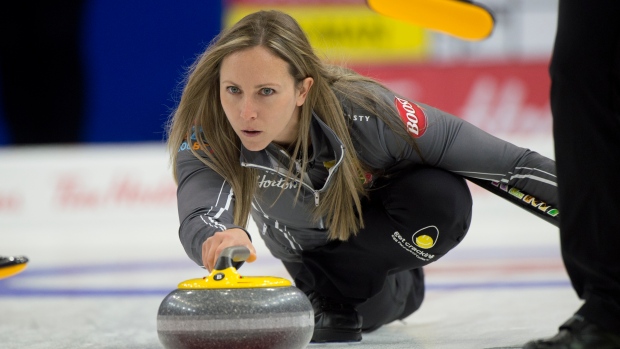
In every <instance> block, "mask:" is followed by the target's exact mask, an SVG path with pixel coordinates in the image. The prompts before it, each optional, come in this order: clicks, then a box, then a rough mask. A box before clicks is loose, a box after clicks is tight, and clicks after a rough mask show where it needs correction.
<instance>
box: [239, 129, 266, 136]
mask: <svg viewBox="0 0 620 349" xmlns="http://www.w3.org/2000/svg"><path fill="white" fill-rule="evenodd" d="M241 132H242V133H243V135H244V136H247V137H256V136H258V135H259V134H261V133H262V131H256V130H242V131H241Z"/></svg>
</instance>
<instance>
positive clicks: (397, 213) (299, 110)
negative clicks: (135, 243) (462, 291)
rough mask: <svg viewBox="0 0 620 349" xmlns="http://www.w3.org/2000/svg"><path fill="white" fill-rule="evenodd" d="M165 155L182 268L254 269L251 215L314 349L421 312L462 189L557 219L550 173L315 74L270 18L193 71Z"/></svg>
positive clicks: (436, 114)
mask: <svg viewBox="0 0 620 349" xmlns="http://www.w3.org/2000/svg"><path fill="white" fill-rule="evenodd" d="M168 146H169V150H170V152H171V160H172V163H173V167H174V175H175V179H176V180H177V183H178V189H177V199H178V211H179V219H180V228H179V237H180V240H181V243H182V245H183V247H184V248H185V251H186V252H187V254H188V256H189V257H190V258H191V259H192V260H194V261H195V262H196V263H197V264H198V265H200V266H204V267H205V268H206V269H208V270H212V269H213V267H214V265H215V262H216V260H217V258H218V256H219V254H220V252H221V251H222V250H223V249H224V248H226V247H229V246H238V245H241V246H246V247H248V248H249V249H250V251H251V256H250V258H249V259H248V261H249V262H251V261H254V260H255V259H256V257H257V256H256V251H255V249H254V247H253V246H252V239H251V236H250V235H249V233H248V232H247V230H246V226H247V223H248V219H249V215H251V216H252V218H253V220H254V222H255V223H256V225H257V228H258V231H259V232H260V236H261V238H263V239H264V242H265V244H266V246H267V247H268V249H269V250H270V252H271V254H272V255H273V256H275V257H276V258H278V259H280V260H281V261H282V263H283V264H284V266H285V267H286V269H287V270H288V272H289V273H290V275H291V277H292V278H293V279H294V281H295V285H296V286H297V287H298V288H300V289H301V290H302V291H304V292H305V293H306V294H307V295H308V297H309V299H310V301H311V303H312V305H313V308H314V311H315V328H314V334H313V337H312V341H313V342H350V341H359V340H361V339H362V331H366V332H368V331H372V330H375V329H378V328H379V327H381V326H383V325H384V324H387V323H390V322H392V321H395V320H398V319H403V318H405V317H407V316H409V315H411V314H412V313H413V312H414V311H415V310H417V309H418V308H419V307H420V305H421V303H422V300H423V298H424V273H423V267H424V266H426V265H428V264H429V263H432V262H434V261H436V260H438V259H440V258H441V257H442V256H444V255H445V254H446V253H447V252H448V251H449V250H451V249H452V248H454V247H455V246H456V245H458V244H459V242H460V241H462V239H463V238H464V237H465V235H466V233H467V231H468V229H469V225H470V222H471V218H472V217H471V214H472V198H471V194H470V192H469V189H468V187H467V184H466V182H465V180H464V178H463V177H474V178H479V179H484V180H487V181H497V182H500V183H501V184H502V185H507V186H511V187H514V188H517V189H518V190H521V191H523V192H527V193H528V194H531V195H534V196H536V197H537V198H538V199H539V200H542V201H544V202H546V203H547V204H548V205H550V206H555V205H556V204H557V188H556V181H555V163H554V161H552V160H550V159H548V158H546V157H544V156H542V155H540V154H538V153H536V152H534V151H531V150H529V149H525V148H521V147H518V146H516V145H513V144H511V143H508V142H506V141H503V140H501V139H498V138H496V137H494V136H492V135H490V134H488V133H486V132H484V131H482V130H480V129H478V128H476V127H475V126H473V125H471V124H469V123H467V122H466V121H464V120H462V119H460V118H457V117H455V116H452V115H449V114H448V113H445V112H443V111H441V110H439V109H436V108H434V107H432V106H429V105H425V104H422V103H418V102H415V101H411V100H408V99H407V98H406V97H404V96H400V95H398V94H396V93H394V92H393V91H390V90H389V89H387V88H386V87H385V86H383V85H381V84H380V83H379V82H377V81H374V80H372V79H370V78H367V77H364V76H361V75H359V74H357V73H355V72H354V71H351V70H348V69H346V68H343V67H339V66H334V65H329V64H327V63H324V62H322V61H321V60H320V59H319V58H318V57H317V56H316V55H315V53H314V52H313V49H312V47H311V46H310V44H309V42H308V40H307V37H306V36H305V34H304V33H303V31H302V30H301V28H300V27H299V25H298V23H297V22H296V21H295V20H294V19H293V18H292V17H290V16H289V15H287V14H285V13H282V12H278V11H259V12H256V13H253V14H250V15H248V16H246V17H244V18H243V19H241V20H240V21H239V22H237V23H236V24H235V25H233V26H232V27H231V28H229V29H226V30H224V31H222V32H221V33H220V35H219V36H218V37H217V38H216V39H215V40H214V41H213V42H212V44H211V45H210V46H209V47H208V48H207V49H206V51H205V52H204V53H203V54H202V55H201V57H199V58H198V60H197V61H196V62H195V63H194V65H193V66H192V68H191V69H190V71H189V74H188V76H187V80H186V83H185V87H184V90H183V93H182V96H181V100H180V102H179V104H178V106H177V109H176V111H175V113H174V115H173V117H172V120H171V124H170V128H169V137H168ZM237 267H240V265H237Z"/></svg>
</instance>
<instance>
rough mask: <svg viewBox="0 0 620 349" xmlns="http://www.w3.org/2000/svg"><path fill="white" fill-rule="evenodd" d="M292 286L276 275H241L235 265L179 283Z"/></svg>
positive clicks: (187, 286)
mask: <svg viewBox="0 0 620 349" xmlns="http://www.w3.org/2000/svg"><path fill="white" fill-rule="evenodd" d="M286 286H291V282H290V281H289V280H287V279H284V278H280V277H275V276H241V275H239V273H238V272H237V269H235V268H234V267H230V268H226V269H223V270H213V271H212V272H211V274H210V275H209V276H206V277H203V278H199V279H190V280H186V281H183V282H181V283H180V284H179V286H178V288H179V289H221V288H265V287H286Z"/></svg>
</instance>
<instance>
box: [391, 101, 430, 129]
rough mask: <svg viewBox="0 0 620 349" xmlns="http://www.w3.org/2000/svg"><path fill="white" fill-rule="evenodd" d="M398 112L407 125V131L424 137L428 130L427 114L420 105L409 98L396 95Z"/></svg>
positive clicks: (395, 102)
mask: <svg viewBox="0 0 620 349" xmlns="http://www.w3.org/2000/svg"><path fill="white" fill-rule="evenodd" d="M394 104H395V105H396V109H398V114H399V115H400V118H401V119H402V120H403V122H404V123H405V125H406V126H407V132H409V134H411V136H413V137H415V138H419V137H422V135H424V132H426V115H424V112H423V111H422V109H421V108H420V107H418V106H417V105H415V104H414V103H411V102H409V101H408V100H405V99H402V98H398V97H394Z"/></svg>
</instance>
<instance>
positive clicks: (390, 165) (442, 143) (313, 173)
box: [176, 86, 558, 266]
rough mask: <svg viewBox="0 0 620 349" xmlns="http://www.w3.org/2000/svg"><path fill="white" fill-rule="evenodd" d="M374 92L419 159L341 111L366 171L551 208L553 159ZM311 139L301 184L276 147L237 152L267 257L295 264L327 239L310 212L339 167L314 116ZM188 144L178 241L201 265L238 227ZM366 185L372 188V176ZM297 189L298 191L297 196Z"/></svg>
mask: <svg viewBox="0 0 620 349" xmlns="http://www.w3.org/2000/svg"><path fill="white" fill-rule="evenodd" d="M369 88H371V87H370V86H369ZM378 93H380V94H381V95H382V96H383V97H384V98H385V99H386V100H387V101H388V102H389V103H390V104H392V105H394V108H396V110H397V111H398V112H399V115H400V116H401V119H402V122H403V123H405V125H406V128H407V130H408V132H409V134H411V136H412V137H414V139H415V142H416V144H417V146H418V149H419V151H420V154H421V155H422V157H423V159H424V160H422V159H421V158H420V155H419V154H418V152H417V151H416V150H415V149H414V148H413V147H412V146H411V145H410V144H409V143H408V142H406V141H405V140H403V139H402V138H401V137H400V136H398V135H396V134H395V133H394V132H393V131H392V130H391V129H390V128H389V127H388V126H387V125H386V124H385V123H384V122H383V121H382V120H381V119H380V118H378V117H376V116H375V115H369V113H368V112H366V111H364V110H362V109H361V108H357V107H355V106H354V107H347V106H343V109H344V113H345V115H347V116H348V117H349V119H350V127H349V129H350V133H351V136H352V139H353V143H354V147H355V150H356V152H357V154H358V157H359V159H360V160H361V161H362V162H363V163H364V164H366V165H367V166H368V167H369V168H370V169H372V170H373V171H371V172H373V173H385V174H389V173H392V172H395V171H397V170H400V169H403V168H406V167H408V166H415V165H418V164H423V163H424V164H426V165H429V166H434V167H438V168H442V169H445V170H448V171H452V172H453V173H456V174H459V175H462V176H465V177H475V178H480V179H485V180H491V181H497V182H500V183H503V184H507V185H509V186H511V187H514V188H517V189H519V190H522V191H524V192H526V193H528V194H531V195H533V196H535V197H536V198H538V199H539V200H542V201H544V202H546V203H547V204H549V206H555V207H557V203H558V194H557V184H556V182H557V181H556V175H555V173H556V172H555V162H554V161H552V160H550V159H548V158H546V157H544V156H542V155H540V154H538V153H536V152H533V151H531V150H529V149H524V148H520V147H517V146H515V145H513V144H511V143H508V142H506V141H503V140H501V139H498V138H496V137H494V136H491V135H489V134H488V133H486V132H484V131H482V130H480V129H478V128H476V127H475V126H473V125H471V124H469V123H467V122H466V121H464V120H462V119H460V118H457V117H455V116H452V115H450V114H447V113H445V112H443V111H441V110H439V109H436V108H433V107H430V106H428V105H424V104H421V103H414V102H410V101H407V100H406V99H405V98H404V97H402V96H399V95H396V94H394V93H393V92H391V91H388V90H381V91H379V92H378ZM311 137H312V147H313V149H312V156H311V159H310V160H309V164H308V170H307V173H306V175H304V176H303V181H297V180H295V179H289V180H287V170H288V168H289V164H290V161H294V160H293V159H291V158H290V157H289V156H288V155H287V153H286V152H285V151H284V150H283V149H282V148H281V147H279V146H278V145H276V144H273V143H272V144H270V145H269V146H268V147H267V148H265V149H264V150H261V151H257V152H253V151H249V150H247V149H245V148H243V147H242V149H241V159H240V161H241V165H242V166H246V167H254V168H256V169H258V173H259V176H258V178H257V181H258V190H257V193H256V195H255V196H254V199H253V202H252V210H251V215H252V218H253V220H254V221H255V222H256V224H257V226H258V231H259V232H260V235H261V237H262V238H263V239H264V241H265V244H266V246H267V247H268V248H269V250H270V251H271V253H272V254H273V255H274V256H275V257H276V258H279V259H281V260H284V261H290V262H295V261H299V256H300V253H301V251H303V250H307V249H312V248H315V247H317V246H321V245H323V244H326V243H327V241H328V240H327V235H328V234H327V229H326V227H325V226H324V224H323V222H322V221H321V220H319V221H316V220H314V219H313V217H312V214H311V212H312V208H313V206H315V205H318V204H320V200H321V195H322V194H323V193H325V191H326V190H327V188H328V187H329V185H330V179H331V176H332V174H333V173H334V172H335V171H337V170H338V167H339V166H340V162H341V161H342V156H343V146H342V143H341V141H340V140H339V139H338V137H336V135H335V134H334V132H333V131H332V130H331V129H330V128H329V127H328V126H327V125H326V124H325V123H324V122H323V121H321V119H320V118H319V117H318V116H316V115H315V116H314V118H313V121H312V127H311ZM190 142H191V140H190ZM190 146H191V144H188V143H187V142H186V143H184V144H183V145H181V147H180V148H179V154H178V157H177V162H176V167H177V171H178V179H179V185H178V190H177V199H178V210H179V219H180V228H179V237H180V239H181V243H182V244H183V247H184V248H185V251H186V252H187V254H188V255H189V257H190V258H191V259H193V260H194V261H195V262H196V263H198V265H201V266H202V256H201V255H202V252H201V246H202V243H203V242H204V241H205V240H206V239H207V238H208V237H210V236H211V235H213V234H214V233H215V232H218V231H222V230H226V229H230V228H241V229H243V227H239V226H236V225H235V224H233V214H232V213H233V206H234V204H235V199H234V194H233V193H232V190H231V187H230V185H229V184H228V183H227V182H226V180H224V178H222V177H221V176H220V175H218V174H217V173H216V172H215V171H213V170H211V169H210V168H209V167H208V166H206V165H204V164H203V163H202V162H201V161H200V160H199V159H197V158H196V157H195V156H194V155H193V154H192V153H191V151H189V149H188V148H189V147H190ZM298 165H299V164H297V168H299V166H298ZM366 179H367V180H368V181H370V182H372V178H371V177H370V176H367V178H366ZM369 185H372V183H369ZM298 186H301V192H300V193H299V195H298V196H296V195H297V192H298V190H297V189H298ZM276 199H277V200H276Z"/></svg>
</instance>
